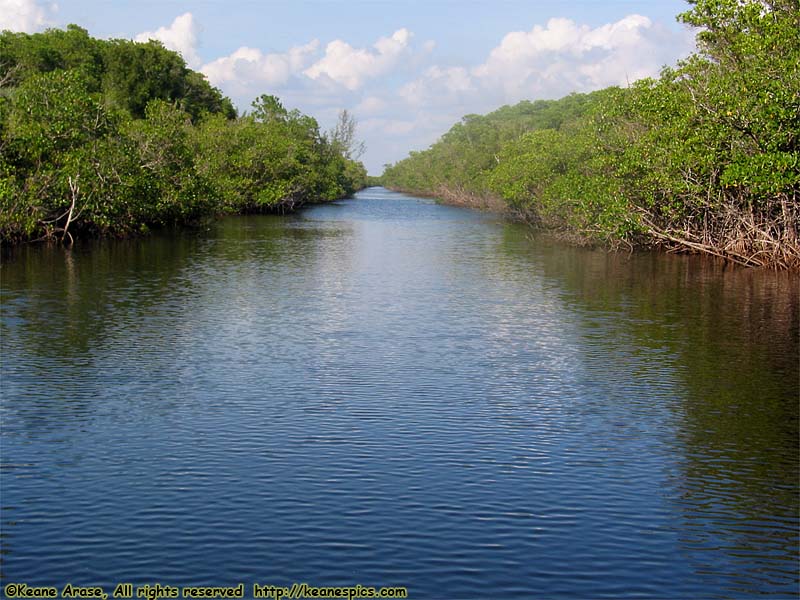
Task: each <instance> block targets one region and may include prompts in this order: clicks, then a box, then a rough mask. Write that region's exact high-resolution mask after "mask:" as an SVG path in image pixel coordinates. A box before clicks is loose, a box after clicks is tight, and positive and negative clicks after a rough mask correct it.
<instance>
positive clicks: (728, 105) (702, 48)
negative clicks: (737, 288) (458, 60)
mask: <svg viewBox="0 0 800 600" xmlns="http://www.w3.org/2000/svg"><path fill="white" fill-rule="evenodd" d="M690 4H691V9H690V10H689V11H687V12H685V13H683V14H682V15H680V17H679V18H680V19H681V20H682V21H684V22H685V23H688V24H690V25H693V26H695V27H700V28H702V29H701V30H700V32H699V33H698V45H699V52H698V53H697V54H695V55H693V56H691V57H690V58H689V59H688V60H686V61H684V62H682V63H680V64H679V65H677V66H676V67H675V68H668V69H665V70H664V71H663V72H662V74H661V77H660V78H659V79H658V80H644V81H640V82H637V83H636V84H634V85H633V86H632V87H630V88H628V89H625V90H622V89H615V88H609V89H607V90H601V91H600V92H595V93H593V94H589V95H585V96H576V95H573V96H570V97H567V98H564V99H562V100H559V101H555V102H550V103H541V102H537V103H520V104H519V105H517V106H515V107H504V108H502V109H500V110H498V111H496V112H494V113H491V114H489V115H486V116H485V117H478V116H475V115H469V116H467V117H464V119H463V120H462V122H461V123H458V124H456V125H455V126H454V127H453V128H452V129H451V130H450V131H449V132H448V133H447V134H445V135H444V136H443V137H442V138H441V140H440V141H439V142H437V143H436V144H434V145H433V146H432V147H431V148H430V149H428V150H426V151H424V152H416V153H414V152H412V153H411V155H410V156H409V158H407V159H405V160H403V161H401V162H399V163H397V164H395V165H390V166H389V167H388V168H387V169H386V171H385V173H384V175H383V178H382V179H383V181H384V183H385V184H386V185H389V186H394V187H397V188H401V189H407V190H411V191H416V192H422V193H427V194H437V193H440V194H444V193H445V192H448V193H451V192H452V190H459V191H461V192H462V193H465V194H485V193H487V191H488V192H489V193H491V194H493V195H495V196H498V197H500V198H502V199H503V200H504V201H505V203H506V204H507V206H508V207H509V208H510V209H511V210H513V211H514V212H516V213H518V214H521V215H523V216H524V217H525V218H527V219H529V220H531V221H533V222H535V223H538V224H540V225H544V226H547V227H553V228H557V229H562V230H568V231H571V232H577V233H579V234H581V235H583V236H584V237H587V238H590V239H598V240H603V241H606V242H610V243H612V244H619V243H637V242H640V243H646V244H665V245H669V246H673V247H677V248H682V249H689V250H693V251H703V252H709V253H711V254H716V255H719V256H724V257H726V258H730V259H731V260H735V261H737V262H741V263H744V264H751V265H767V264H770V265H776V266H787V267H789V266H800V232H799V231H798V223H799V222H800V206H799V204H800V193H799V192H800V35H798V32H799V31H800V4H798V2H797V0H690Z"/></svg>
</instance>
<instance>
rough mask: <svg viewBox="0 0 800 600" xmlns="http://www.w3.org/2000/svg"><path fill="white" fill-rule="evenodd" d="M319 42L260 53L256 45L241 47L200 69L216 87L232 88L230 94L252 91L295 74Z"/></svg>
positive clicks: (285, 79) (313, 52) (310, 57)
mask: <svg viewBox="0 0 800 600" xmlns="http://www.w3.org/2000/svg"><path fill="white" fill-rule="evenodd" d="M318 48H319V42H318V41H317V40H312V41H311V42H309V43H308V44H304V45H302V46H295V47H294V48H290V49H289V50H288V51H287V52H283V53H267V54H265V53H263V52H262V51H261V50H259V49H257V48H248V47H245V46H243V47H241V48H239V49H238V50H236V51H235V52H234V53H233V54H230V55H228V56H223V57H222V58H218V59H217V60H215V61H213V62H210V63H208V64H207V65H204V66H203V67H202V69H200V70H201V71H202V72H203V73H204V74H205V75H206V77H208V80H209V81H210V82H211V83H212V84H213V85H217V86H226V89H228V88H231V87H232V88H233V92H232V93H234V94H235V93H243V92H245V91H246V90H252V91H253V93H256V90H255V89H254V88H253V86H260V87H261V88H263V86H265V85H266V86H281V85H284V84H286V83H287V82H288V81H289V79H290V78H291V77H292V76H293V75H298V74H299V73H301V72H302V70H303V69H304V68H305V67H306V66H308V64H309V63H310V62H311V60H313V57H314V55H315V54H316V53H317V49H318Z"/></svg>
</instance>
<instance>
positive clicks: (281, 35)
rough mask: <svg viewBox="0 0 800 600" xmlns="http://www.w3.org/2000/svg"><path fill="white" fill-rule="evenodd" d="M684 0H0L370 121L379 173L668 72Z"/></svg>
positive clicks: (12, 13)
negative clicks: (499, 123)
mask: <svg viewBox="0 0 800 600" xmlns="http://www.w3.org/2000/svg"><path fill="white" fill-rule="evenodd" d="M687 8H688V4H687V3H686V2H685V0H569V1H566V0H558V1H557V0H355V1H349V2H341V1H333V0H292V1H289V0H195V1H192V2H188V1H183V0H142V1H128V0H113V1H112V0H61V1H59V2H53V1H50V0H0V29H10V30H12V31H24V32H28V33H33V32H37V31H43V30H44V29H46V28H48V27H65V26H66V25H68V24H70V23H75V24H77V25H80V26H81V27H84V28H86V29H88V30H89V33H90V34H91V35H93V36H95V37H99V38H124V39H133V40H140V41H146V40H147V39H150V38H153V39H158V40H160V41H161V42H163V43H164V45H165V46H166V47H168V48H170V49H173V50H176V51H178V52H180V53H181V54H182V55H183V57H184V59H185V60H186V62H187V64H188V65H189V66H190V67H191V68H193V69H195V70H199V71H201V72H202V73H204V74H205V75H206V77H207V78H208V79H209V81H210V82H211V83H212V84H213V85H214V86H216V87H218V88H220V89H221V90H222V92H223V93H224V94H226V95H227V96H229V97H230V98H231V99H232V100H233V101H234V104H235V105H236V106H237V108H238V109H239V110H240V111H241V110H247V109H248V108H249V107H250V103H251V102H252V101H253V100H254V99H255V98H257V97H258V96H260V95H261V94H272V95H276V96H278V97H279V98H280V99H281V101H282V102H283V104H284V106H286V107H287V108H289V109H292V108H298V109H300V110H301V111H302V112H304V113H306V114H310V115H312V116H313V117H315V118H316V119H317V120H318V121H319V123H320V126H321V127H322V129H323V130H327V129H330V128H331V127H332V126H333V125H334V123H335V122H336V118H337V116H338V114H339V112H340V111H341V110H342V109H346V110H348V111H349V112H350V113H351V114H352V115H353V116H354V117H355V119H356V121H357V122H358V137H359V138H360V139H361V140H363V141H364V142H365V144H366V148H367V151H366V153H365V154H364V155H363V156H362V157H361V160H362V161H363V162H364V164H365V165H366V167H367V169H368V171H369V172H370V174H373V175H379V174H380V173H381V172H382V171H383V165H384V164H386V163H393V162H396V161H398V160H400V159H402V158H404V157H405V156H407V155H408V152H409V151H412V150H424V149H425V148H427V147H428V146H430V145H431V144H432V143H434V142H435V141H436V140H437V139H438V138H439V136H441V135H442V134H443V133H445V132H446V131H447V130H448V129H449V128H450V127H451V126H452V125H453V124H454V123H456V122H457V121H458V120H459V119H461V117H463V116H464V115H467V114H476V113H477V114H484V113H487V112H490V111H492V110H494V109H496V108H499V107H500V106H503V105H505V104H515V103H517V102H519V101H520V100H536V99H553V98H560V97H562V96H565V95H567V94H569V93H571V92H588V91H592V90H596V89H600V88H604V87H607V86H610V85H621V86H625V85H628V84H629V83H632V82H633V81H636V80H637V79H640V78H643V77H654V76H657V75H658V73H659V71H660V70H661V68H662V67H664V66H666V65H673V64H675V62H676V61H677V60H679V59H681V58H684V57H685V56H687V55H688V54H689V53H690V52H691V51H692V50H693V49H694V33H695V32H693V31H691V30H689V29H688V28H686V27H685V26H684V25H682V24H680V23H678V22H677V20H676V16H677V15H678V14H679V13H680V12H683V11H685V10H687Z"/></svg>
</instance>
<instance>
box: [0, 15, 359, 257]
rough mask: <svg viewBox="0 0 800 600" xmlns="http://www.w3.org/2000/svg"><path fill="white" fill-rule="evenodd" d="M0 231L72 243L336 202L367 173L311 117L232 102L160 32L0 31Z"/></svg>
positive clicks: (266, 99)
mask: <svg viewBox="0 0 800 600" xmlns="http://www.w3.org/2000/svg"><path fill="white" fill-rule="evenodd" d="M0 51H2V53H1V54H0V56H2V59H0V82H2V86H1V87H0V150H2V153H1V154H0V237H2V238H3V239H5V240H10V241H21V240H26V239H34V238H40V237H41V238H48V239H61V240H64V241H65V242H70V241H72V240H74V239H75V238H76V236H81V235H97V234H111V235H125V234H129V233H133V232H140V231H146V230H147V229H149V228H150V227H153V226H162V225H171V224H178V223H192V222H197V221H200V220H202V219H205V218H207V217H208V216H210V215H214V214H219V213H225V212H241V211H254V210H280V211H283V210H286V209H291V208H293V207H296V206H299V205H300V204H302V203H304V202H310V201H324V200H334V199H337V198H340V197H342V196H344V195H347V194H350V193H352V192H353V191H355V190H356V189H359V188H360V187H362V186H363V184H364V181H365V180H366V172H365V170H364V168H363V166H362V165H361V164H360V163H356V162H354V161H353V160H350V159H349V158H348V157H347V156H345V154H344V151H343V149H342V148H340V147H336V146H335V145H334V144H333V143H332V142H331V141H329V140H328V139H327V138H326V137H325V136H324V135H321V134H320V131H319V125H318V124H317V122H316V120H314V119H313V118H311V117H308V116H306V115H302V114H301V113H300V112H299V111H296V110H292V111H289V110H286V109H285V108H284V107H283V105H282V104H281V103H280V101H279V100H278V99H277V98H275V97H274V96H267V95H264V96H261V97H260V98H259V99H258V100H257V101H256V102H255V103H254V111H253V114H252V115H250V116H245V117H242V118H236V112H235V110H234V109H233V106H232V104H231V102H230V100H228V99H227V98H224V97H223V96H222V95H221V94H220V92H219V90H216V89H215V88H212V87H211V86H210V85H209V84H208V82H207V81H206V80H205V78H204V77H203V75H201V74H200V73H196V72H194V71H191V70H189V69H187V68H186V65H185V64H184V62H183V59H182V58H181V57H180V56H179V55H178V54H176V53H174V52H171V51H168V50H166V49H165V48H164V47H163V46H162V45H161V44H159V43H158V42H153V41H151V42H148V43H146V44H138V43H135V42H130V41H125V40H112V41H102V40H95V39H93V38H91V37H89V35H88V33H87V32H86V31H85V30H83V29H80V28H78V27H75V26H70V27H69V28H68V29H67V30H66V31H59V30H48V31H47V32H45V33H43V34H35V35H25V34H12V33H9V32H5V33H2V34H0Z"/></svg>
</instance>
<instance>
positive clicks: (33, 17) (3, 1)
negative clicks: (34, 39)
mask: <svg viewBox="0 0 800 600" xmlns="http://www.w3.org/2000/svg"><path fill="white" fill-rule="evenodd" d="M56 10H58V7H57V5H56V4H55V3H52V2H48V3H46V4H44V5H42V4H40V3H39V2H36V0H0V31H3V30H6V29H8V30H9V31H17V32H24V33H33V32H35V31H38V30H39V29H42V28H43V27H45V26H46V25H49V24H50V14H51V13H54V12H55V11H56Z"/></svg>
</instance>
